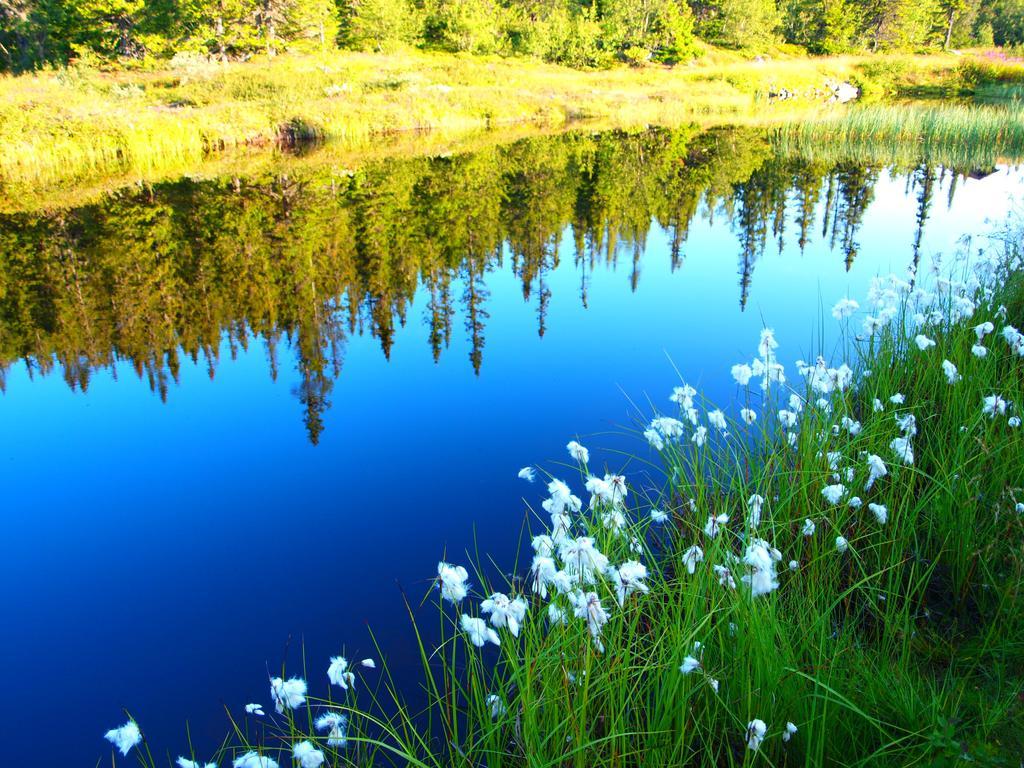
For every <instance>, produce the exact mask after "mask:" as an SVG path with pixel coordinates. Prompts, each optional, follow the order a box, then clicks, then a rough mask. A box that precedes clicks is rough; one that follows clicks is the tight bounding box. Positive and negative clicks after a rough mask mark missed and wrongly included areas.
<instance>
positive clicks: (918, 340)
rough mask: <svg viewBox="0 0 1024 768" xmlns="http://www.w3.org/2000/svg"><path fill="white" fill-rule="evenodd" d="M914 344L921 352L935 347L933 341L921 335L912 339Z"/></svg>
mask: <svg viewBox="0 0 1024 768" xmlns="http://www.w3.org/2000/svg"><path fill="white" fill-rule="evenodd" d="M914 343H915V344H916V345H917V348H918V349H920V350H921V351H922V352H924V351H925V350H926V349H928V347H934V346H935V340H934V339H929V338H928V337H927V336H925V335H924V334H923V333H919V334H917V336H915V337H914Z"/></svg>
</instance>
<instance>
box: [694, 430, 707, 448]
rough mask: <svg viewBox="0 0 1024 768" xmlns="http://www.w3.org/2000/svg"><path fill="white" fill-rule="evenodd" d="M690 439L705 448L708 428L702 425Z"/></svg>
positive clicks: (699, 446)
mask: <svg viewBox="0 0 1024 768" xmlns="http://www.w3.org/2000/svg"><path fill="white" fill-rule="evenodd" d="M690 441H691V442H692V443H693V444H694V445H696V446H697V447H698V448H703V447H704V443H706V442H707V441H708V428H707V427H705V426H703V425H701V426H699V427H697V428H696V429H695V430H694V431H693V436H692V437H691V438H690Z"/></svg>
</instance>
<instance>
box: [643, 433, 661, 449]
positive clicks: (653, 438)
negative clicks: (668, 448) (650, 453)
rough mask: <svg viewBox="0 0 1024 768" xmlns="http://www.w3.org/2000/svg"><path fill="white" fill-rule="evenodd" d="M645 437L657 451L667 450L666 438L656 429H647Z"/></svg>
mask: <svg viewBox="0 0 1024 768" xmlns="http://www.w3.org/2000/svg"><path fill="white" fill-rule="evenodd" d="M644 439H646V440H647V442H648V443H649V444H650V446H651V448H653V449H654V450H656V451H663V450H665V440H664V438H663V437H662V436H661V434H660V433H659V432H658V430H656V429H645V430H644Z"/></svg>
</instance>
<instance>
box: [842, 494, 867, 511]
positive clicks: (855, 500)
mask: <svg viewBox="0 0 1024 768" xmlns="http://www.w3.org/2000/svg"><path fill="white" fill-rule="evenodd" d="M846 503H847V504H848V505H849V507H850V509H860V508H861V505H862V504H863V503H864V502H863V501H861V500H860V496H853V497H852V498H851V499H850V500H849V501H847V502H846Z"/></svg>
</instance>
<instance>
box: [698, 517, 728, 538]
mask: <svg viewBox="0 0 1024 768" xmlns="http://www.w3.org/2000/svg"><path fill="white" fill-rule="evenodd" d="M728 522H729V516H728V515H726V514H724V513H723V514H720V515H715V516H713V517H708V521H707V522H706V523H705V524H704V535H705V536H707V537H708V538H709V539H713V538H715V537H716V536H718V532H719V530H720V529H721V527H722V526H723V525H725V524H726V523H728Z"/></svg>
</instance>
